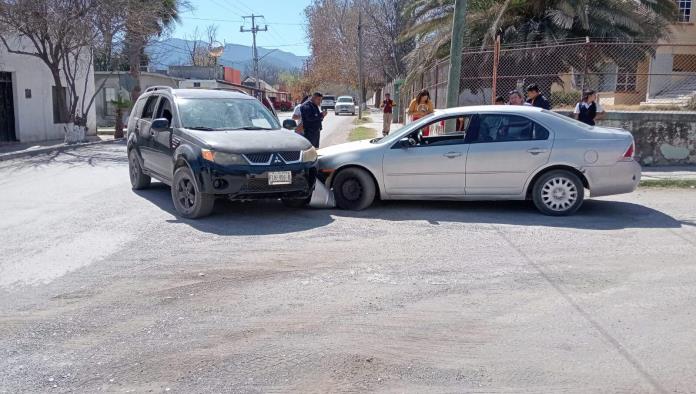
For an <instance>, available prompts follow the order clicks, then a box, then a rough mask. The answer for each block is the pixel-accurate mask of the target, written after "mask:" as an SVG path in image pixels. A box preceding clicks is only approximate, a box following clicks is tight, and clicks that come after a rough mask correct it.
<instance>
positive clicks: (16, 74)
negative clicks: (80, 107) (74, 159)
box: [0, 39, 96, 143]
mask: <svg viewBox="0 0 696 394" xmlns="http://www.w3.org/2000/svg"><path fill="white" fill-rule="evenodd" d="M8 43H9V45H10V47H12V48H13V49H21V50H23V51H30V50H32V49H33V46H32V45H28V44H27V43H26V42H19V43H18V41H17V40H12V39H10V40H8ZM83 69H85V70H88V71H87V72H85V73H83V74H86V75H81V76H80V77H79V78H78V81H77V84H76V85H77V86H79V87H80V88H79V89H78V91H80V90H81V89H82V87H83V86H85V82H86V86H87V89H86V94H85V97H87V101H89V99H90V98H91V97H92V96H93V95H94V72H93V68H92V66H91V65H86V67H84V68H83ZM85 79H86V81H85ZM56 93H57V90H56V89H54V83H53V77H52V76H51V72H50V71H49V69H48V67H47V66H46V65H45V64H44V62H43V61H42V60H41V59H39V58H37V57H34V56H29V55H17V54H12V53H8V52H7V51H6V48H5V46H4V45H0V143H2V142H8V141H19V142H35V141H47V140H62V139H63V138H64V137H65V131H64V124H62V123H60V122H59V121H60V120H61V119H60V118H61V116H60V111H58V109H57V108H56V106H54V101H55V100H54V97H55V94H56ZM63 94H66V93H65V92H64V93H63ZM87 127H88V134H90V135H92V134H96V115H95V110H94V106H92V108H91V109H90V111H89V112H88V116H87Z"/></svg>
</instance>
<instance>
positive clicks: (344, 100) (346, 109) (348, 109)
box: [334, 96, 355, 115]
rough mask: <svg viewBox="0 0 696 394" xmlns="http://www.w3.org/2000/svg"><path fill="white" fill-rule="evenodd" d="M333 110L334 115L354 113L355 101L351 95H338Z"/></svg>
mask: <svg viewBox="0 0 696 394" xmlns="http://www.w3.org/2000/svg"><path fill="white" fill-rule="evenodd" d="M334 111H336V115H340V114H351V115H355V102H354V101H353V98H352V97H351V96H340V97H339V98H338V99H337V100H336V107H335V109H334Z"/></svg>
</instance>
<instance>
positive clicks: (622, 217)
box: [137, 183, 691, 236]
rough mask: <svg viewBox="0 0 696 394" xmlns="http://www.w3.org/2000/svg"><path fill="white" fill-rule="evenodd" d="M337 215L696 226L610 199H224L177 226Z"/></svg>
mask: <svg viewBox="0 0 696 394" xmlns="http://www.w3.org/2000/svg"><path fill="white" fill-rule="evenodd" d="M137 193H138V195H140V196H141V197H143V198H145V199H147V200H148V201H150V202H151V203H153V204H154V205H155V206H157V207H159V208H160V209H162V210H164V211H167V212H168V213H170V214H172V215H174V216H177V215H176V211H175V210H174V206H173V205H172V201H171V196H170V192H169V188H168V187H167V186H166V185H164V184H161V183H155V184H153V185H152V187H151V188H150V189H147V190H142V191H138V192H137ZM336 217H351V218H363V219H371V220H386V221H393V222H399V221H424V222H427V223H429V224H430V225H439V224H440V223H452V222H454V223H472V224H504V225H517V226H542V227H557V228H575V229H584V230H618V229H625V228H679V227H681V226H682V225H691V224H690V223H684V222H681V221H679V220H676V219H674V218H673V217H671V216H669V215H667V214H665V213H663V212H660V211H657V210H655V209H652V208H649V207H646V206H643V205H639V204H634V203H628V202H618V201H607V200H587V201H586V202H585V203H584V205H583V206H582V208H581V209H580V211H578V213H577V214H575V215H574V216H569V217H550V216H545V215H542V214H540V213H539V212H537V210H536V209H535V208H534V206H533V204H531V203H530V202H525V201H504V202H503V201H501V202H444V201H426V202H422V201H389V202H379V203H376V204H375V205H374V206H373V207H371V208H369V209H367V210H365V211H360V212H352V211H342V210H338V209H326V210H322V209H292V208H287V207H285V206H283V205H282V204H281V203H280V202H279V201H255V202H245V203H239V202H229V201H224V200H218V201H217V202H216V205H215V211H214V212H213V215H212V216H210V217H207V218H203V219H199V220H187V219H175V220H172V222H175V223H186V224H187V225H190V226H191V227H193V228H195V229H197V230H199V231H203V232H208V233H213V234H218V235H226V236H232V235H264V234H286V233H292V232H297V231H304V230H309V229H313V228H319V227H323V226H326V225H328V224H330V223H332V222H333V221H334V220H335V218H336Z"/></svg>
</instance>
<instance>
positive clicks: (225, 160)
mask: <svg viewBox="0 0 696 394" xmlns="http://www.w3.org/2000/svg"><path fill="white" fill-rule="evenodd" d="M202 151H203V158H204V159H206V160H208V161H212V162H214V163H216V164H220V165H221V166H233V165H245V164H248V163H247V161H246V159H244V156H242V155H240V154H237V153H225V152H215V151H212V150H210V149H203V150H202Z"/></svg>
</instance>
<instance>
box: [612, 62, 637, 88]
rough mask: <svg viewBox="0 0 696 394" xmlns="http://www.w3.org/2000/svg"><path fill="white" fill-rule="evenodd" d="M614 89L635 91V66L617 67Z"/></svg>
mask: <svg viewBox="0 0 696 394" xmlns="http://www.w3.org/2000/svg"><path fill="white" fill-rule="evenodd" d="M616 91H617V92H635V91H636V68H635V67H626V66H621V67H619V68H618V71H617V75H616Z"/></svg>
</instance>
